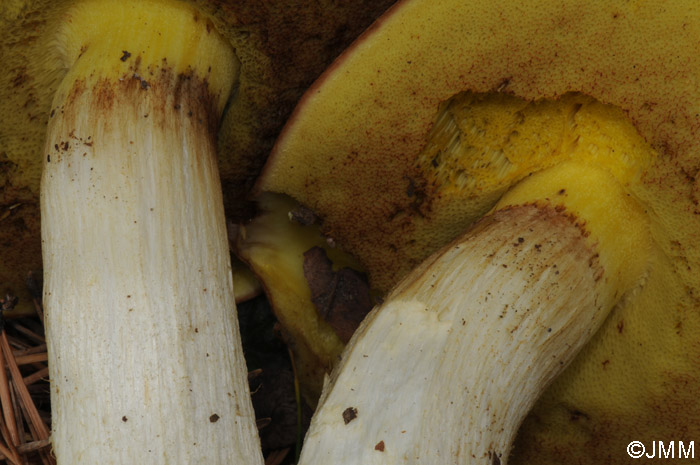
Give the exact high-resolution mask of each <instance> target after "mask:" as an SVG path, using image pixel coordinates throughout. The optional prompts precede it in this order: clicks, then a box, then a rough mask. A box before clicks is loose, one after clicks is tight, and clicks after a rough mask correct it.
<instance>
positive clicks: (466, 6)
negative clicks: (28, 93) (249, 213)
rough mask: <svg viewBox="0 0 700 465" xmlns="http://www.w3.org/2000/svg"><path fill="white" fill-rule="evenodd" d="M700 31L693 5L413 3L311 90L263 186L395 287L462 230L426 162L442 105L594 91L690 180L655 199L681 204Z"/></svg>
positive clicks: (387, 18) (663, 162)
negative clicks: (316, 220) (469, 98)
mask: <svg viewBox="0 0 700 465" xmlns="http://www.w3.org/2000/svg"><path fill="white" fill-rule="evenodd" d="M680 31H682V32H680ZM698 37H700V10H699V9H698V6H697V5H696V4H695V3H693V2H689V1H686V2H674V3H673V4H668V3H667V2H663V1H649V2H645V3H644V4H643V5H638V4H636V3H628V2H607V1H594V2H587V1H585V2H584V1H578V0H577V1H562V0H542V1H538V2H537V4H536V6H534V5H533V4H531V3H527V4H521V3H518V2H513V1H511V0H499V1H495V2H490V1H489V2H478V1H477V2H457V1H447V2H430V1H419V0H413V1H410V0H406V1H403V2H400V3H399V4H396V5H395V6H394V7H393V8H392V9H391V10H389V11H388V12H387V13H386V14H385V15H383V16H382V17H381V19H380V20H379V21H377V22H376V23H375V24H374V25H373V26H372V27H371V28H370V29H369V30H368V31H367V32H366V33H365V34H364V35H363V36H362V37H361V38H360V39H359V40H358V41H356V42H355V43H354V44H353V46H352V47H351V48H350V49H348V50H347V51H346V52H345V53H344V54H343V55H342V56H341V57H340V58H339V59H338V60H336V62H335V63H334V64H333V65H332V66H331V68H329V69H328V70H327V71H326V72H325V73H324V74H323V75H322V77H321V78H320V79H319V80H317V81H316V83H315V84H314V85H313V87H312V88H311V89H310V90H309V91H308V92H307V93H306V94H305V95H304V97H303V98H302V100H301V102H300V105H299V106H298V107H297V109H296V110H295V112H294V113H293V115H292V117H291V118H290V121H289V123H288V124H287V126H286V127H285V129H284V130H283V132H282V134H281V136H280V138H279V140H278V141H277V143H276V146H275V148H274V149H273V152H272V153H271V155H270V158H269V160H268V163H267V165H266V168H265V170H264V173H263V175H262V177H261V179H260V180H259V184H258V188H259V190H261V191H272V192H278V193H285V194H289V195H291V196H292V197H294V198H295V199H297V200H298V201H299V202H301V203H302V204H304V205H306V206H308V207H309V208H311V209H312V210H314V211H315V212H316V213H317V214H318V215H319V216H320V217H321V218H322V219H323V220H324V228H325V232H326V233H327V234H328V235H330V236H331V237H333V238H334V239H335V240H336V241H337V242H338V243H339V244H342V245H343V247H345V248H346V249H347V250H349V251H350V252H351V253H353V254H355V255H356V256H357V257H358V258H359V259H360V260H361V262H362V263H363V265H365V266H366V267H367V269H368V271H369V273H370V276H371V278H372V281H373V283H374V285H375V286H377V287H379V288H382V289H385V290H386V289H389V288H390V287H391V285H392V284H393V283H395V282H397V281H398V279H400V278H401V277H402V276H403V275H405V274H406V273H407V272H408V271H409V270H410V269H411V268H412V267H413V266H415V265H417V264H418V263H420V261H421V260H423V259H424V258H425V257H427V256H428V255H429V254H430V253H431V252H432V251H434V250H435V249H436V248H437V247H438V246H439V245H440V244H444V243H446V242H448V241H449V240H450V239H452V238H453V237H454V236H455V235H457V234H458V233H459V232H460V230H461V229H457V230H455V229H454V228H451V229H450V228H448V227H447V221H446V220H445V218H444V217H446V216H450V215H447V214H445V215H442V216H441V214H440V213H441V210H440V209H439V208H436V207H435V205H433V204H434V203H436V202H437V201H438V199H437V198H436V197H437V196H438V194H441V193H438V192H436V191H434V190H433V191H431V190H430V189H431V184H430V183H431V181H432V179H430V178H429V176H428V174H427V173H426V172H425V170H421V169H419V168H418V167H417V166H416V163H417V161H416V159H417V157H418V154H420V153H421V151H422V150H423V149H424V147H425V145H426V142H427V139H428V134H429V133H430V131H431V129H432V128H433V126H434V124H435V115H436V112H437V111H438V108H439V107H440V106H441V105H442V104H443V103H444V102H445V101H447V100H448V99H450V98H451V97H453V96H454V95H456V94H458V93H460V92H465V91H471V92H493V91H500V92H502V93H507V94H511V95H514V96H518V97H521V98H523V99H525V100H528V101H536V100H540V99H557V98H559V97H561V96H562V95H564V94H566V93H569V92H580V93H582V94H586V95H588V96H591V97H593V98H595V99H597V100H598V101H599V102H602V103H607V104H611V105H614V106H616V107H618V108H620V109H621V111H622V112H623V113H624V114H625V115H626V116H627V117H628V118H629V119H630V120H631V121H632V123H633V124H634V125H635V126H636V128H637V130H638V131H639V133H640V134H641V135H642V137H644V138H645V139H646V141H647V142H648V143H649V144H650V145H651V146H652V147H653V148H655V149H657V150H658V151H659V152H660V153H661V154H662V157H661V159H660V160H659V163H658V164H657V166H655V167H654V169H653V170H652V172H654V173H658V174H659V175H660V176H664V177H668V176H669V175H673V176H676V177H678V180H679V182H680V184H675V185H674V186H671V185H670V184H666V185H664V186H663V187H661V189H659V190H661V191H663V193H659V194H660V195H656V194H653V195H650V198H653V199H655V200H654V203H655V204H657V205H659V211H661V212H666V211H667V212H669V213H670V212H672V211H673V212H675V211H677V210H678V209H679V206H678V205H677V204H676V205H673V204H674V203H675V197H677V196H678V197H683V198H685V199H687V200H691V199H689V197H688V191H689V189H693V183H694V181H691V180H690V178H683V177H679V176H678V174H679V173H681V172H682V171H683V170H685V171H686V172H688V173H690V174H691V175H693V174H694V173H695V172H696V171H697V168H696V165H697V150H698V146H699V145H700V138H699V137H698V127H699V126H700V123H699V121H698V104H697V102H698V101H700V86H698V84H697V83H698V75H700V57H699V56H698V54H697V41H698ZM669 160H673V162H672V163H668V161H669ZM672 165H673V168H672V167H671V166H672ZM647 181H648V185H649V187H650V189H658V187H654V186H653V184H654V180H652V179H651V177H649V178H648V179H647ZM502 187H507V186H502ZM670 189H672V190H673V192H672V193H671V190H670ZM411 194H413V195H411ZM468 194H469V195H472V196H476V195H478V194H479V193H473V192H470V193H468ZM496 198H497V197H496ZM347 199H352V201H347ZM662 203H663V205H661V204H662ZM687 208H690V207H689V206H688V205H686V206H685V207H683V209H687ZM486 209H488V207H486ZM484 211H485V209H484V208H483V207H482V210H481V212H480V213H483V212H484ZM672 215H675V213H673V214H672ZM451 216H452V217H454V216H455V215H451ZM476 216H477V217H478V215H476ZM473 219H474V218H473ZM473 219H472V220H473ZM669 220H670V218H669ZM460 227H461V228H464V227H465V225H464V224H462V225H460ZM426 231H430V234H431V235H430V236H429V234H428V233H427V232H426ZM441 231H444V234H441ZM440 234H441V235H440ZM435 235H440V236H439V237H434V236H435Z"/></svg>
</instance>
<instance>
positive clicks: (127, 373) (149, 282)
mask: <svg viewBox="0 0 700 465" xmlns="http://www.w3.org/2000/svg"><path fill="white" fill-rule="evenodd" d="M64 21H65V22H64V24H66V26H65V27H64V28H63V29H62V30H61V31H60V36H59V41H58V42H59V47H60V48H61V52H62V53H63V56H64V61H65V65H66V67H67V68H68V71H67V74H66V76H65V79H64V80H63V82H62V83H61V84H60V87H59V89H58V92H57V95H56V97H55V99H54V103H53V107H52V108H53V110H52V113H51V119H50V121H49V127H48V136H47V143H46V152H45V153H44V154H43V156H44V157H45V170H44V175H43V179H42V194H41V200H42V240H43V254H44V267H45V268H44V273H45V288H44V302H45V305H46V312H47V313H46V315H47V321H46V327H47V333H48V350H49V363H50V376H51V400H52V421H53V424H52V444H53V448H54V452H55V455H56V458H57V460H58V463H59V464H66V465H76V464H97V463H100V464H129V463H144V464H145V463H147V464H166V463H167V464H195V463H199V464H205V463H206V464H234V463H235V464H261V463H262V454H261V451H260V445H259V439H258V436H257V430H256V427H255V418H254V414H253V410H252V405H251V402H250V394H249V388H248V382H247V370H246V366H245V361H244V359H243V354H242V350H241V343H240V337H239V334H238V324H237V320H236V308H235V303H234V297H233V289H232V277H231V264H230V258H229V250H228V245H227V235H226V225H225V221H224V211H223V203H222V194H221V188H220V181H219V177H218V171H217V163H216V158H215V156H216V131H217V128H218V121H219V117H220V116H221V113H222V110H223V107H224V105H225V103H226V100H227V98H228V95H229V93H230V91H231V88H232V86H233V83H234V81H235V77H236V75H237V70H238V63H237V60H236V58H235V56H234V54H233V51H232V50H231V48H230V46H229V45H228V44H227V43H226V42H225V41H224V40H223V39H222V38H221V37H220V36H219V35H218V34H217V33H216V31H215V30H214V28H213V25H212V23H211V22H210V21H209V20H208V19H207V18H206V17H203V16H202V15H200V14H198V13H197V11H195V10H194V9H192V8H191V7H189V6H187V5H184V4H182V3H178V2H170V1H149V2H141V1H128V0H119V1H102V2H84V3H82V4H80V5H78V6H77V7H74V8H72V9H71V10H69V11H68V12H67V13H66V17H65V18H64Z"/></svg>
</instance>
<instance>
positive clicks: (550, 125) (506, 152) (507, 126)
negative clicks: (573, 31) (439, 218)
mask: <svg viewBox="0 0 700 465" xmlns="http://www.w3.org/2000/svg"><path fill="white" fill-rule="evenodd" d="M655 156H656V155H655V153H654V151H653V150H652V149H651V148H650V147H649V146H648V144H646V143H645V141H644V139H643V138H642V137H641V136H640V135H639V133H638V132H637V131H636V130H635V128H634V127H633V126H632V125H631V124H629V122H627V121H626V120H625V118H624V116H623V115H622V112H621V111H620V110H619V109H618V108H615V107H613V106H610V105H603V104H601V103H598V102H596V101H595V100H594V99H591V98H590V97H586V96H583V95H577V94H567V95H565V96H563V97H562V98H561V99H559V100H541V101H538V102H528V101H526V100H523V99H519V98H515V97H511V96H507V95H503V94H473V93H471V92H465V93H462V94H458V95H456V96H455V97H453V98H452V99H450V100H449V101H448V102H447V103H446V104H445V105H443V106H442V108H441V111H440V112H439V114H438V116H437V118H436V123H435V127H434V129H433V131H432V132H431V134H430V137H429V142H428V144H427V145H426V147H425V148H424V149H423V151H422V152H421V154H420V155H419V157H418V160H417V163H418V165H419V167H420V169H421V171H422V172H424V173H425V174H426V176H427V178H428V183H429V184H430V185H431V186H432V188H433V189H435V190H436V191H438V192H440V193H441V194H443V195H445V196H447V197H454V196H459V197H468V198H469V197H471V198H474V197H478V196H479V195H481V193H483V192H493V191H497V190H501V189H503V188H504V186H508V185H512V184H513V183H515V182H517V181H518V180H520V179H522V178H524V177H525V176H527V175H528V174H530V173H532V172H535V171H539V170H541V169H544V168H547V167H550V166H553V165H555V164H557V163H560V162H562V161H564V160H567V159H573V160H579V161H584V162H590V163H593V164H595V165H597V166H599V167H601V168H603V169H606V170H608V171H609V172H611V173H612V174H613V175H614V176H615V177H616V178H617V179H618V180H619V182H620V183H622V184H623V185H628V184H630V183H632V182H634V181H637V180H639V176H640V174H641V173H642V172H643V170H644V169H646V168H647V167H648V166H649V165H650V163H651V161H652V160H653V159H654V158H655Z"/></svg>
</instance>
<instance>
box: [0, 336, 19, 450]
mask: <svg viewBox="0 0 700 465" xmlns="http://www.w3.org/2000/svg"><path fill="white" fill-rule="evenodd" d="M2 333H3V334H4V333H5V330H4V329H3V330H2ZM0 405H2V414H3V417H4V419H5V425H7V429H8V434H9V437H10V442H11V443H12V445H13V446H16V445H18V444H19V433H18V431H17V422H16V421H15V414H14V410H13V408H12V398H11V397H10V384H9V382H8V380H7V372H6V371H5V357H4V356H3V353H2V351H0Z"/></svg>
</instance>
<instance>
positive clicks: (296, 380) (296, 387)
mask: <svg viewBox="0 0 700 465" xmlns="http://www.w3.org/2000/svg"><path fill="white" fill-rule="evenodd" d="M287 352H288V353H289V361H290V362H291V364H292V373H293V374H294V394H295V398H296V402H297V443H296V450H295V453H294V463H299V457H300V456H301V445H302V442H303V440H304V438H303V433H302V429H303V425H302V418H301V389H300V387H299V377H298V376H297V366H296V364H295V363H294V354H293V353H292V349H291V348H290V347H287Z"/></svg>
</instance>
